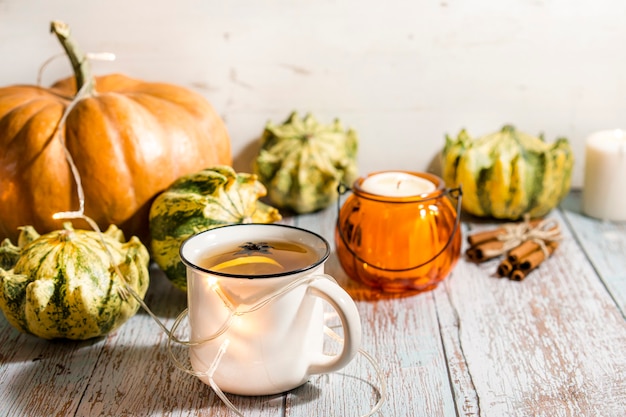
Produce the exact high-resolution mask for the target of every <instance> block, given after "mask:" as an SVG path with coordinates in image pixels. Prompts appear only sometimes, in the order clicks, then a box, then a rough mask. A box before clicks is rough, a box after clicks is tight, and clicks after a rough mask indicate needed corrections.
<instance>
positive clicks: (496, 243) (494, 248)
mask: <svg viewBox="0 0 626 417" xmlns="http://www.w3.org/2000/svg"><path fill="white" fill-rule="evenodd" d="M539 223H540V220H531V221H529V222H528V223H527V224H528V227H529V228H534V227H536V226H537V225H538V224H539ZM508 233H509V231H508V230H507V228H506V227H499V228H497V229H493V230H486V231H483V232H477V233H474V234H473V235H469V236H468V237H467V242H468V243H469V244H470V247H469V248H468V249H467V250H466V251H465V254H466V255H467V257H468V259H469V260H470V261H472V262H484V261H487V260H489V259H493V258H495V257H498V256H500V255H502V254H503V253H504V252H506V250H507V248H506V246H507V241H506V240H504V239H502V238H503V237H506V236H507V234H508Z"/></svg>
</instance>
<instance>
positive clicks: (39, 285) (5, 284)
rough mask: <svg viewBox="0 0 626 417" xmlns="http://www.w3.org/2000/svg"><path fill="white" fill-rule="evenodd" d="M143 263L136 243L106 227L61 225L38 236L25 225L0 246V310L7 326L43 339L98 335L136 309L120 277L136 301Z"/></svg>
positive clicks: (141, 290)
mask: <svg viewBox="0 0 626 417" xmlns="http://www.w3.org/2000/svg"><path fill="white" fill-rule="evenodd" d="M103 242H104V244H106V249H105V247H104V246H103V244H102V243H103ZM149 261H150V257H149V254H148V250H147V248H146V247H145V246H144V245H143V244H142V243H141V242H140V240H139V239H138V238H137V237H132V238H131V239H130V240H129V241H128V242H124V235H123V233H122V231H121V230H119V229H118V228H117V227H116V226H114V225H112V226H110V227H109V229H107V231H106V232H104V233H102V234H99V233H97V232H95V231H89V230H75V229H74V228H73V227H72V225H71V224H70V223H65V224H64V228H63V229H62V230H56V231H53V232H50V233H47V234H45V235H39V233H37V231H36V230H35V229H34V228H33V227H31V226H25V227H22V228H21V232H20V235H19V238H18V244H17V246H16V245H13V244H12V243H11V242H10V241H9V240H8V239H5V240H4V241H3V242H2V244H1V245H0V309H2V312H3V313H4V315H5V317H6V318H7V320H8V322H9V323H10V324H11V325H12V326H13V327H15V328H16V329H18V330H20V331H22V332H25V333H30V334H33V335H35V336H38V337H41V338H44V339H57V338H65V339H74V340H84V339H90V338H93V337H97V336H102V335H105V334H107V333H109V332H111V331H113V330H115V329H116V328H118V327H119V326H121V325H122V324H123V323H124V322H126V321H127V320H128V319H129V318H130V317H132V316H133V315H134V314H135V313H136V312H137V310H138V308H139V303H138V301H137V300H136V299H135V298H133V296H132V295H131V294H130V293H129V292H128V290H127V288H126V287H125V285H124V282H122V280H125V283H126V284H127V285H129V286H130V287H131V288H132V289H133V290H134V291H135V293H137V294H138V295H139V296H140V297H141V298H143V297H144V296H145V293H146V291H147V289H148V285H149V280H150V276H149V272H148V264H149ZM116 268H117V270H118V271H119V272H121V274H122V275H123V278H121V277H120V276H119V275H118V274H117V271H116Z"/></svg>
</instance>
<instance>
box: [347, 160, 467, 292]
mask: <svg viewBox="0 0 626 417" xmlns="http://www.w3.org/2000/svg"><path fill="white" fill-rule="evenodd" d="M405 173H406V174H407V175H413V176H417V177H419V178H421V179H424V180H427V181H430V182H432V184H434V187H432V190H429V191H428V192H426V193H421V194H419V195H412V196H399V197H398V196H383V195H377V194H373V193H371V192H368V191H366V190H364V189H363V187H362V184H363V181H364V180H365V179H366V178H367V177H365V178H359V179H357V180H356V181H355V182H354V184H353V187H352V189H348V188H347V187H345V186H343V187H342V186H340V194H344V193H346V192H347V191H352V194H351V195H349V196H348V197H347V198H346V200H345V202H344V203H343V206H341V203H339V202H338V203H337V204H338V207H340V206H341V208H338V218H337V224H336V228H335V243H336V248H337V256H338V258H339V261H340V263H341V266H342V267H343V269H344V270H345V272H346V273H347V274H348V276H349V277H350V278H352V279H355V280H357V281H360V282H362V283H364V284H366V285H368V286H370V287H375V288H378V289H380V290H382V291H384V292H392V293H399V292H420V291H428V290H431V289H433V288H435V287H436V286H437V284H439V282H441V281H442V280H443V279H445V277H446V276H447V275H448V274H449V273H450V271H451V270H452V268H453V267H454V266H455V265H456V262H457V261H458V259H459V257H460V251H461V230H460V207H461V205H460V204H461V198H462V192H461V189H460V188H454V189H446V187H445V184H444V182H443V180H442V179H441V178H439V177H438V176H436V175H432V174H428V173H422V172H405ZM374 174H376V173H373V174H370V176H371V175H374ZM341 188H343V189H341ZM453 200H456V204H453Z"/></svg>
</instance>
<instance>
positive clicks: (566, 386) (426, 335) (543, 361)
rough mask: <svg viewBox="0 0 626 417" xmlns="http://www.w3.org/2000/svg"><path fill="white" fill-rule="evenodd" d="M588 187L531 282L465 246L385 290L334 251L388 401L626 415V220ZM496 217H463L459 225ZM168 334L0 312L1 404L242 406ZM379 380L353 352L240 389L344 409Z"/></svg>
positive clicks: (276, 406)
mask: <svg viewBox="0 0 626 417" xmlns="http://www.w3.org/2000/svg"><path fill="white" fill-rule="evenodd" d="M579 201H580V196H579V194H578V193H576V192H574V193H572V195H570V196H569V197H568V199H567V200H566V201H565V202H564V203H563V204H562V207H561V208H560V209H559V210H555V211H553V212H552V213H551V214H550V217H551V218H556V219H557V220H558V221H559V222H560V223H561V225H562V226H563V232H564V240H563V242H562V243H561V245H560V247H559V248H558V250H557V251H556V252H555V254H554V255H553V256H552V257H551V258H550V259H549V260H548V261H547V262H544V263H543V264H542V265H541V266H540V267H539V269H537V270H536V271H534V272H532V273H531V274H530V275H529V276H528V278H526V280H524V281H521V282H515V281H510V280H508V279H499V278H497V277H496V275H495V269H496V267H497V262H498V261H489V262H486V263H484V264H479V265H477V264H473V263H469V262H467V261H465V260H464V259H461V260H460V261H459V263H458V264H457V266H456V267H455V269H454V270H453V272H452V273H451V274H450V276H449V277H448V278H447V279H446V280H445V281H444V282H443V283H442V284H440V285H439V286H438V287H437V288H436V289H435V290H433V291H430V292H426V293H422V294H419V295H414V296H410V297H400V298H386V297H384V296H376V294H371V292H369V291H366V290H365V289H363V288H362V287H360V286H359V285H358V284H357V283H355V282H353V281H351V280H349V279H348V278H347V277H346V275H345V274H344V272H343V271H342V269H341V267H340V266H339V263H338V261H337V258H336V257H335V256H334V255H333V256H331V259H330V260H329V261H328V263H327V271H328V272H329V273H330V274H332V275H334V276H335V277H336V278H337V279H338V280H339V282H340V283H341V284H342V285H343V286H344V287H345V288H346V289H347V290H348V291H349V292H350V293H351V294H353V296H354V297H355V299H356V300H357V303H358V307H359V311H360V313H361V316H362V323H363V349H364V350H365V351H367V352H368V353H370V354H371V355H373V356H374V357H375V358H376V360H377V361H378V362H379V364H380V367H381V368H382V371H383V373H384V376H385V380H386V383H387V386H388V390H389V392H388V397H387V400H386V402H385V403H384V406H383V407H382V409H381V411H380V413H379V415H384V416H451V417H454V416H481V417H502V416H576V417H579V416H593V417H598V416H605V417H607V416H614V417H622V416H625V415H626V320H625V317H626V224H611V223H603V222H600V221H597V220H593V219H590V218H587V217H585V216H583V215H581V214H580V213H579V206H580V204H579ZM335 216H336V208H334V207H332V208H329V209H328V210H326V211H324V212H321V213H317V214H313V215H306V216H300V217H295V218H286V219H285V220H284V222H285V223H289V224H295V225H298V226H301V227H304V228H308V229H310V230H313V231H316V232H318V233H320V234H322V235H323V236H325V237H326V238H327V239H328V240H329V241H330V242H331V243H332V244H333V245H334V241H333V229H334V222H335ZM493 226H494V225H493V224H492V223H485V222H468V221H463V224H462V227H463V233H464V235H467V233H469V232H470V231H476V230H479V229H487V228H490V227H493ZM464 240H465V239H464ZM153 272H154V273H153V279H152V283H151V287H150V290H149V293H148V296H147V299H146V301H147V304H148V305H149V306H150V308H151V309H152V310H153V311H154V312H155V313H156V315H157V316H158V317H159V319H160V320H162V321H163V322H164V323H165V324H166V325H167V326H171V325H172V324H173V322H174V320H175V318H176V316H177V315H178V314H179V313H180V312H181V311H183V310H184V309H185V307H186V296H185V294H183V293H182V292H180V291H179V290H177V289H175V288H174V287H172V286H171V285H170V283H169V281H167V280H166V278H165V277H164V276H163V275H162V273H161V272H160V271H158V270H156V269H155V270H154V271H153ZM372 295H374V296H372ZM166 341H167V336H166V335H165V333H164V332H163V331H161V330H160V328H159V327H158V326H157V325H156V323H155V322H154V321H153V320H152V318H151V317H150V316H149V315H148V314H146V313H144V312H143V311H140V312H139V313H138V314H137V315H136V316H135V317H133V318H132V319H131V320H130V321H129V322H127V323H126V324H125V325H123V326H122V327H121V328H120V329H118V330H117V331H116V332H114V333H112V334H110V335H109V336H108V337H106V338H101V339H97V340H92V341H85V342H72V341H52V342H50V341H45V340H41V339H38V338H35V337H32V336H29V335H25V334H21V333H19V332H17V331H16V330H14V329H13V328H12V327H11V326H10V325H9V324H8V323H7V322H6V320H5V319H4V317H0V416H33V417H38V416H42V417H43V416H45V417H48V416H117V417H120V416H232V415H233V413H232V412H231V411H230V410H229V409H228V408H226V406H225V405H223V404H222V402H221V401H220V400H219V398H218V397H217V396H216V395H215V394H214V393H213V392H212V391H211V389H210V388H209V387H208V386H206V385H204V384H203V383H201V382H200V381H199V380H197V379H196V378H195V377H192V376H190V375H188V374H186V373H184V372H182V371H180V370H179V369H178V368H176V366H174V364H173V363H172V361H171V360H170V357H169V356H168V353H167V349H166ZM174 351H175V353H176V352H177V350H176V348H175V349H174ZM178 353H181V352H178ZM183 354H184V352H183ZM378 386H379V383H378V381H377V380H376V376H375V374H374V372H373V368H372V367H371V366H370V364H369V363H368V362H367V361H366V360H365V359H364V358H363V357H362V356H357V358H356V359H355V360H354V361H353V362H352V363H351V364H350V365H349V366H348V367H346V368H344V369H343V370H342V371H340V372H337V373H334V374H330V375H323V376H315V377H313V378H311V380H310V382H309V383H307V384H305V385H304V386H302V387H300V388H297V389H295V390H293V391H291V392H289V393H287V394H285V395H279V396H272V397H237V396H229V398H230V399H231V401H232V402H233V403H234V404H235V405H236V406H237V407H238V408H239V409H240V410H241V411H242V412H243V413H244V414H245V415H246V416H285V415H289V416H306V417H310V416H344V417H348V416H358V415H362V414H365V413H367V412H368V411H369V410H370V408H371V407H372V406H373V405H374V404H375V403H376V401H377V400H378V398H379V391H378V389H377V387H378Z"/></svg>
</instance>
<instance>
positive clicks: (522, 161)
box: [442, 125, 574, 220]
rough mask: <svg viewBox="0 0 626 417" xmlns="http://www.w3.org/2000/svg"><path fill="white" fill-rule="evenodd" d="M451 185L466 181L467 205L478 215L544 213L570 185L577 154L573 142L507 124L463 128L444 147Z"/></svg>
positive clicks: (515, 217) (507, 216)
mask: <svg viewBox="0 0 626 417" xmlns="http://www.w3.org/2000/svg"><path fill="white" fill-rule="evenodd" d="M442 158H443V159H442V169H443V179H444V181H445V183H446V185H447V186H449V187H458V186H459V185H462V187H463V209H464V211H466V212H467V213H470V214H473V215H475V216H480V217H494V218H498V219H510V220H518V219H520V218H522V217H524V215H526V214H528V215H529V216H530V217H532V218H535V217H542V216H544V215H545V214H547V213H548V212H549V211H550V210H552V209H553V208H554V207H556V206H557V205H558V204H559V202H560V201H561V200H562V199H563V198H564V197H565V196H566V195H567V193H568V192H569V189H570V180H571V174H572V167H573V165H574V156H573V153H572V149H571V147H570V144H569V142H568V141H567V139H565V138H559V139H557V140H556V141H555V142H554V143H552V144H550V143H546V142H544V140H543V138H542V137H536V136H532V135H528V134H526V133H523V132H520V131H518V130H516V129H515V128H514V127H513V126H510V125H506V126H504V127H503V128H502V129H501V130H500V131H499V132H496V133H493V134H490V135H486V136H483V137H481V138H478V139H473V138H472V137H470V135H469V134H468V133H467V132H466V131H465V130H462V131H461V132H460V133H459V135H458V137H457V138H451V137H449V136H446V144H445V146H444V148H443V152H442Z"/></svg>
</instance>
